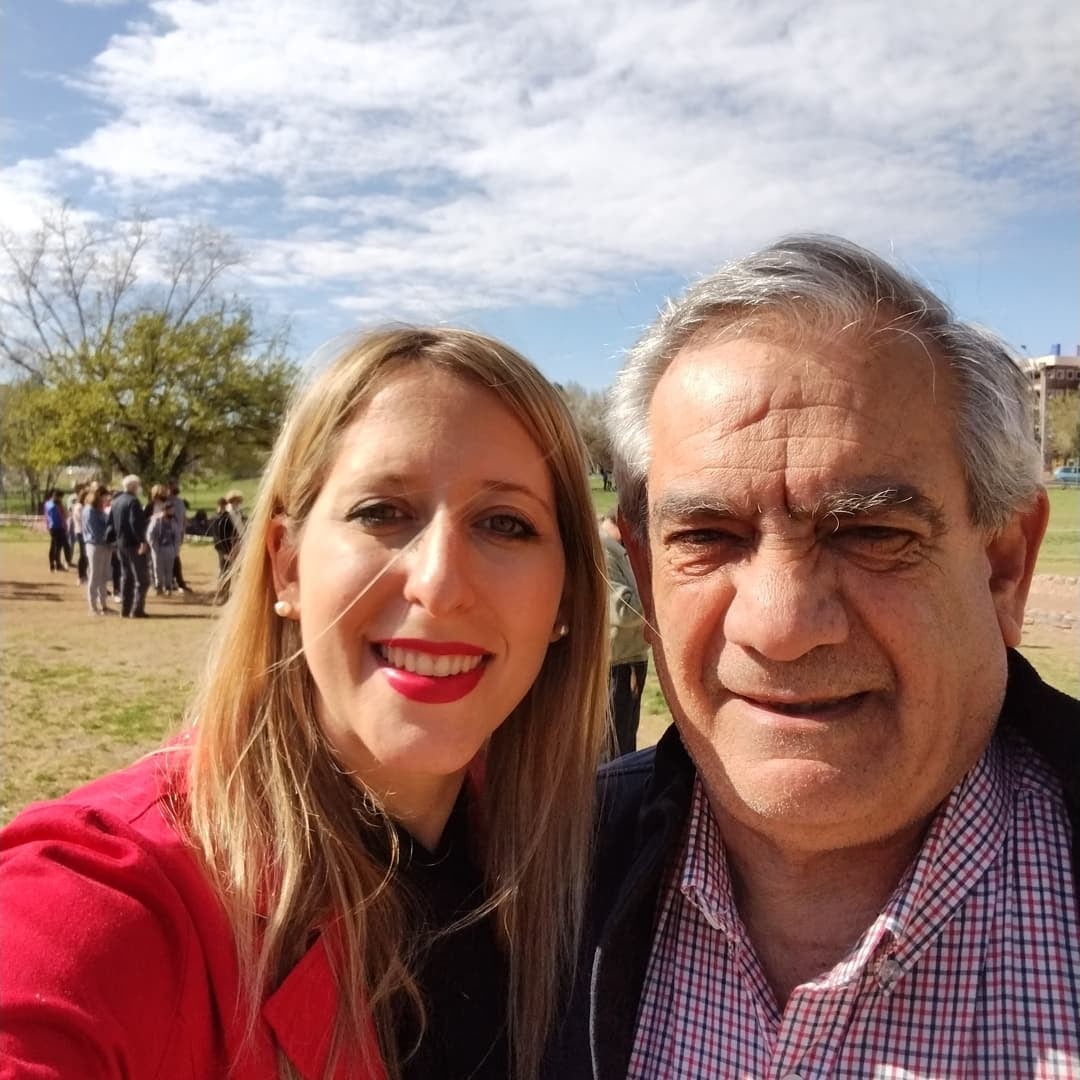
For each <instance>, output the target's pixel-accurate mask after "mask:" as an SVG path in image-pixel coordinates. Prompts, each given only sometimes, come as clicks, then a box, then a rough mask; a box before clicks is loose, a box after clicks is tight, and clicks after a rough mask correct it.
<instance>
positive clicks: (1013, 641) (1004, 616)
mask: <svg viewBox="0 0 1080 1080" xmlns="http://www.w3.org/2000/svg"><path fill="white" fill-rule="evenodd" d="M1049 519H1050V501H1049V500H1048V499H1047V497H1046V492H1045V491H1043V490H1042V489H1040V490H1039V494H1038V497H1037V498H1036V499H1035V501H1034V502H1033V503H1032V505H1031V506H1030V507H1028V508H1027V509H1024V510H1018V511H1017V512H1016V513H1014V514H1013V516H1012V517H1011V518H1010V519H1009V522H1008V524H1007V525H1006V526H1005V528H1004V529H1002V530H1001V531H1000V532H999V533H996V534H995V535H994V536H993V537H992V538H991V540H990V542H989V543H988V544H987V546H986V556H987V559H988V560H989V563H990V595H991V597H992V599H993V601H994V609H995V610H996V611H997V620H998V626H999V627H1000V628H1001V637H1002V640H1003V641H1004V642H1005V644H1006V645H1008V646H1010V647H1015V646H1017V645H1019V644H1020V636H1021V633H1022V631H1023V626H1024V607H1025V606H1026V604H1027V597H1028V590H1029V589H1030V588H1031V578H1032V575H1033V574H1034V573H1035V560H1036V559H1037V558H1038V556H1039V546H1040V545H1041V544H1042V539H1043V534H1044V533H1045V532H1046V523H1047V522H1048V521H1049Z"/></svg>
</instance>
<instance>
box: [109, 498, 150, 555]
mask: <svg viewBox="0 0 1080 1080" xmlns="http://www.w3.org/2000/svg"><path fill="white" fill-rule="evenodd" d="M109 520H110V521H111V522H112V527H113V529H115V530H116V542H117V543H118V544H119V545H120V546H121V547H138V546H139V545H140V544H145V543H146V514H145V513H144V512H143V508H142V506H141V504H140V503H139V500H138V499H137V498H136V497H135V496H134V495H132V494H131V492H130V491H122V492H121V493H120V494H119V495H117V496H116V498H115V499H113V501H112V506H111V507H110V508H109Z"/></svg>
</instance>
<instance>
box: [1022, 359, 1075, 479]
mask: <svg viewBox="0 0 1080 1080" xmlns="http://www.w3.org/2000/svg"><path fill="white" fill-rule="evenodd" d="M1077 354H1080V346H1077V349H1076V352H1075V353H1074V354H1073V355H1072V356H1062V355H1061V346H1060V345H1051V346H1050V352H1049V354H1048V355H1047V356H1028V357H1024V359H1023V360H1021V361H1020V363H1021V366H1022V367H1023V369H1024V371H1025V372H1027V376H1028V379H1029V380H1030V383H1031V395H1032V405H1033V412H1034V416H1035V437H1036V438H1037V439H1038V440H1039V451H1040V453H1041V454H1042V464H1043V468H1044V469H1049V468H1050V467H1051V465H1052V464H1053V462H1052V461H1051V456H1052V452H1051V448H1050V447H1049V446H1048V445H1047V441H1046V404H1047V401H1048V400H1049V398H1050V397H1051V396H1052V395H1054V394H1063V393H1065V391H1066V390H1080V355H1077Z"/></svg>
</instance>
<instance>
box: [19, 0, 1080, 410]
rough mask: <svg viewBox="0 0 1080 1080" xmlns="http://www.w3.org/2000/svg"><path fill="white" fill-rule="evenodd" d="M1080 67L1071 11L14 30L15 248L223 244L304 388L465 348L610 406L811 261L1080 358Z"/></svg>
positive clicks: (216, 14)
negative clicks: (108, 242) (304, 377)
mask: <svg viewBox="0 0 1080 1080" xmlns="http://www.w3.org/2000/svg"><path fill="white" fill-rule="evenodd" d="M1078 54H1080V5H1071V4H1064V3H1061V2H1060V0H1025V2H1024V3H1022V4H1018V3H1017V2H1016V0H980V2H979V3H977V4H972V3H969V2H967V0H932V2H930V0H906V2H905V3H903V4H901V5H897V4H896V3H895V0H887V2H886V0H829V2H827V3H816V4H815V3H807V2H806V0H589V2H588V3H582V2H581V0H532V2H530V0H398V2H392V0H78V2H76V0H0V226H3V227H4V228H6V229H8V230H9V231H12V232H14V233H16V234H18V233H20V232H23V231H26V230H30V229H32V228H33V227H34V225H35V223H36V222H37V221H39V220H40V217H41V215H42V214H47V213H49V212H50V211H51V210H52V209H55V208H56V207H57V206H59V205H61V204H62V203H63V202H64V201H65V200H66V201H68V202H69V203H70V205H71V207H72V209H73V211H74V212H76V213H77V214H79V215H83V216H85V217H87V218H88V219H95V218H101V219H104V220H108V219H110V218H115V217H117V216H122V215H124V214H127V213H130V212H131V211H132V209H133V208H141V209H142V210H144V211H145V212H147V213H148V214H149V215H150V216H151V218H152V219H154V220H155V221H156V222H157V224H158V226H159V228H160V229H162V230H163V231H166V232H167V231H168V230H169V229H171V228H175V227H176V226H177V224H178V223H188V222H198V223H202V224H210V225H213V226H215V227H218V228H221V229H224V230H226V231H228V232H229V233H230V234H231V235H233V236H234V237H235V238H236V240H237V241H238V243H239V244H240V245H241V247H242V249H243V250H244V252H245V260H244V262H243V264H242V266H241V267H240V268H238V270H237V271H236V272H235V273H234V276H233V280H232V281H231V282H230V283H229V285H230V287H231V288H234V289H235V290H236V291H237V292H238V293H239V294H241V295H243V296H246V297H250V298H251V299H252V300H253V301H254V302H255V303H256V307H257V310H258V311H259V313H260V317H261V318H264V319H266V320H267V321H271V322H274V321H280V320H288V322H289V323H290V325H291V327H292V342H293V350H294V352H295V354H296V356H297V357H298V358H303V357H304V356H306V355H308V354H310V353H311V352H312V351H313V350H315V349H316V348H317V347H318V346H319V345H320V344H322V343H323V342H325V341H327V340H328V339H331V338H333V337H335V336H337V335H339V334H341V333H343V332H348V331H351V330H354V329H357V328H364V327H369V326H374V325H380V324H383V323H386V322H388V321H401V320H403V321H409V322H420V323H426V322H439V323H450V324H456V325H465V326H470V327H473V328H475V329H479V330H482V331H486V332H488V333H492V334H495V335H496V336H498V337H502V338H503V339H505V340H506V341H508V342H509V343H510V344H512V345H514V346H516V347H517V348H518V349H520V350H521V351H523V352H524V353H525V354H526V355H527V356H529V357H530V358H531V359H533V360H534V361H536V363H537V364H538V365H539V366H540V368H541V369H542V370H543V371H544V372H545V373H546V374H547V375H548V376H549V377H550V378H552V379H555V380H558V381H569V380H573V381H576V382H579V383H581V384H583V385H584V386H586V387H589V388H595V389H601V388H604V387H606V386H607V385H609V384H610V382H611V380H612V378H613V377H614V374H615V372H616V371H617V369H618V366H619V363H620V358H621V354H622V352H623V350H625V349H626V348H628V347H629V346H630V345H631V344H633V342H634V340H635V339H636V338H637V337H638V336H639V334H640V333H641V332H642V330H643V329H644V328H645V327H646V326H647V325H648V324H649V323H650V322H651V321H652V319H653V318H654V316H655V314H656V312H657V310H658V308H659V306H660V305H661V304H662V303H663V301H664V299H665V298H666V297H668V296H671V295H673V294H677V293H678V292H679V291H681V290H682V289H683V288H684V287H685V285H686V284H687V283H688V282H690V281H692V280H693V279H695V278H696V277H698V276H700V275H702V274H705V273H708V272H709V271H711V270H714V269H716V268H717V267H718V266H720V265H721V264H722V263H724V262H725V261H728V260H730V259H734V258H738V257H740V256H742V255H745V254H747V253H749V252H750V251H752V250H754V249H755V248H758V247H761V246H763V245H765V244H767V243H769V242H770V241H772V240H774V239H775V238H777V237H778V236H780V235H783V234H785V233H789V232H793V231H805V230H812V231H825V232H834V233H839V234H841V235H843V236H846V237H848V238H850V239H852V240H855V241H857V242H859V243H862V244H865V245H867V246H869V247H871V248H873V249H874V250H876V251H878V252H879V253H881V254H883V255H886V256H887V257H889V258H890V259H892V260H893V261H895V262H896V263H898V264H899V265H900V266H901V267H903V268H904V269H905V270H907V271H909V272H911V273H913V274H914V275H916V276H917V277H918V278H919V279H920V280H922V281H923V282H924V283H925V284H928V285H929V286H930V287H931V288H933V289H934V290H935V291H937V292H938V293H939V294H940V295H942V296H943V297H944V298H945V299H946V300H948V301H949V302H950V303H951V304H952V305H953V307H954V308H955V309H956V311H957V312H958V314H959V315H960V316H961V317H963V318H965V319H971V320H974V321H976V322H979V323H982V324H983V325H986V326H989V327H990V328H992V329H993V330H995V331H997V332H998V333H999V334H1001V335H1002V336H1003V337H1004V338H1005V339H1006V340H1007V341H1008V342H1009V343H1010V344H1011V345H1012V346H1013V347H1014V348H1016V349H1017V350H1018V351H1020V352H1024V353H1027V354H1029V355H1042V354H1045V353H1048V352H1050V349H1051V345H1052V344H1053V343H1061V345H1062V351H1063V352H1065V353H1075V352H1076V351H1077V345H1078V343H1080V65H1078V64H1077V63H1076V57H1077V55H1078Z"/></svg>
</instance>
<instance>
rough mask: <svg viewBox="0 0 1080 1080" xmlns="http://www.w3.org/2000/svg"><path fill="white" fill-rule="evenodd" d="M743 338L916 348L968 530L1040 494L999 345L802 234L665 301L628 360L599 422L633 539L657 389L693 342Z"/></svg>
mask: <svg viewBox="0 0 1080 1080" xmlns="http://www.w3.org/2000/svg"><path fill="white" fill-rule="evenodd" d="M744 332H752V333H755V334H761V335H762V336H765V337H766V338H768V337H774V338H777V337H778V338H780V339H781V340H790V339H792V338H795V339H796V340H798V339H800V338H801V336H802V335H806V336H807V337H808V338H809V339H810V340H812V341H814V342H821V341H822V340H823V339H824V340H830V339H832V338H839V336H840V335H847V334H857V333H861V334H863V335H864V337H865V339H866V341H867V342H868V343H869V342H870V341H871V338H878V337H883V336H884V335H886V334H890V333H892V334H895V335H896V336H897V338H898V339H900V338H903V339H904V340H907V341H912V340H914V341H916V342H918V343H919V344H920V345H921V346H922V347H923V349H924V350H926V352H927V353H928V354H929V355H930V356H931V357H933V358H936V359H940V360H942V361H944V363H945V364H946V366H947V370H948V371H949V372H950V375H951V382H952V390H953V393H954V411H955V415H956V440H957V447H958V450H959V453H960V460H961V465H962V467H963V470H964V476H965V479H966V481H967V488H968V511H969V514H970V517H971V521H972V522H973V524H975V525H976V526H979V527H981V528H986V529H990V530H997V529H1000V528H1002V527H1003V526H1004V525H1005V524H1006V522H1007V521H1008V519H1009V516H1010V515H1011V514H1012V512H1013V511H1014V510H1016V509H1017V508H1018V507H1020V506H1023V505H1025V504H1027V503H1028V502H1030V500H1031V499H1032V498H1033V497H1034V495H1035V494H1036V492H1037V491H1038V490H1039V476H1040V462H1039V455H1038V448H1037V446H1036V443H1035V437H1034V430H1033V424H1032V413H1031V405H1030V391H1029V388H1028V382H1027V378H1026V376H1025V375H1024V374H1023V372H1022V371H1021V370H1020V368H1019V366H1018V365H1017V363H1016V361H1015V360H1014V358H1013V356H1012V354H1011V352H1010V351H1009V349H1008V347H1007V346H1006V345H1005V344H1004V342H1003V341H1001V340H1000V339H999V338H998V337H996V336H995V335H994V334H992V333H990V332H989V331H988V330H984V329H982V328H981V327H978V326H974V325H972V324H969V323H963V322H960V321H958V320H957V319H956V318H955V317H954V316H953V313H952V311H950V309H949V307H948V305H947V304H945V303H944V302H943V301H942V300H941V299H940V298H939V297H937V296H935V295H934V293H932V292H931V291H930V290H929V289H926V288H924V287H923V286H921V285H919V284H918V283H917V282H915V281H914V280H912V279H911V278H909V277H907V276H905V275H904V274H902V273H900V272H899V271H898V270H896V269H895V268H894V267H892V266H890V265H889V264H888V263H887V262H886V261H885V260H884V259H881V258H879V257H878V256H877V255H875V254H873V253H872V252H870V251H867V250H866V249H865V248H862V247H859V246H858V245H857V244H853V243H851V242H849V241H847V240H842V239H840V238H839V237H835V236H820V235H814V234H802V235H795V236H789V237H785V238H784V239H782V240H779V241H777V242H776V243H775V244H772V245H770V246H769V247H767V248H764V249H763V250H762V251H758V252H756V253H755V254H753V255H750V256H748V257H747V258H745V259H740V260H739V261H737V262H733V263H729V264H728V265H727V266H724V267H723V268H721V269H720V270H718V271H717V272H716V273H715V274H711V275H710V276H708V277H705V278H702V279H701V280H700V281H698V282H697V283H696V284H694V285H693V286H691V287H690V288H689V289H688V290H687V291H686V293H685V294H684V295H683V296H682V297H680V298H679V299H677V300H669V301H668V302H667V304H666V306H665V307H664V309H663V311H662V312H661V313H660V317H659V318H658V319H657V321H656V322H655V323H654V324H653V325H652V326H651V327H650V328H649V329H648V330H647V331H646V332H645V335H644V336H643V337H642V338H641V339H640V340H639V341H638V343H637V344H636V345H635V346H634V347H633V348H632V349H631V350H630V351H629V353H628V354H627V357H626V362H625V363H624V364H623V368H622V370H621V371H620V372H619V375H618V378H617V379H616V381H615V385H614V387H613V389H612V393H611V400H610V404H609V406H608V414H607V420H608V430H609V433H610V435H611V443H612V453H613V456H614V474H615V482H616V486H617V487H618V491H619V509H620V510H621V512H622V514H623V516H624V517H625V518H626V520H627V521H628V522H629V523H630V525H631V527H632V528H633V530H634V532H635V533H636V534H637V535H638V536H639V537H640V538H642V539H644V536H645V534H646V532H647V527H646V523H647V514H648V492H647V490H646V480H647V475H648V469H649V460H650V445H649V407H650V404H651V402H652V396H653V392H654V391H655V389H656V385H657V383H658V382H659V381H660V378H661V376H662V375H663V374H664V372H665V371H666V370H667V368H668V365H669V364H670V363H671V362H672V360H674V359H675V357H676V355H677V354H678V353H679V352H680V351H681V350H682V349H683V348H684V347H686V346H687V345H689V344H691V343H692V342H696V341H700V340H702V339H703V338H705V337H706V336H708V338H709V339H712V338H714V337H715V338H716V339H720V338H722V337H726V338H728V339H731V338H736V337H739V336H742V335H743V333H744ZM853 340H855V341H857V340H858V339H857V338H855V339H853ZM873 345H874V347H875V348H880V345H878V343H877V342H876V341H874V342H873ZM929 377H931V378H932V377H933V375H932V373H931V374H930V376H929Z"/></svg>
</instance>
